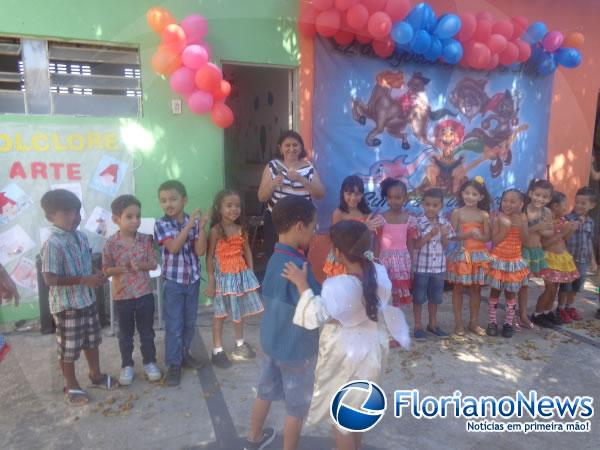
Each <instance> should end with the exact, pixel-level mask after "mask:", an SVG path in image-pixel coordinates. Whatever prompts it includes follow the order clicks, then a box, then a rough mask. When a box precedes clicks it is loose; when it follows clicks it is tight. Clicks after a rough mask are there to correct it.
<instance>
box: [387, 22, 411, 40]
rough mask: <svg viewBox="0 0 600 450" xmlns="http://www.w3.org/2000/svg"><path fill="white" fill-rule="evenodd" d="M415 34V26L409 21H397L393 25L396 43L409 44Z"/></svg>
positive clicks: (393, 38)
mask: <svg viewBox="0 0 600 450" xmlns="http://www.w3.org/2000/svg"><path fill="white" fill-rule="evenodd" d="M414 34H415V32H414V30H413V27H412V26H410V24H409V23H407V22H396V23H395V24H394V26H393V27H392V32H391V36H392V40H393V41H394V42H395V43H396V44H408V43H409V42H410V41H412V38H413V36H414Z"/></svg>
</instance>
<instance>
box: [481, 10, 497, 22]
mask: <svg viewBox="0 0 600 450" xmlns="http://www.w3.org/2000/svg"><path fill="white" fill-rule="evenodd" d="M477 20H487V21H489V22H493V21H494V16H492V13H491V12H489V11H481V12H480V13H477Z"/></svg>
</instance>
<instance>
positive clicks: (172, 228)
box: [154, 214, 200, 284]
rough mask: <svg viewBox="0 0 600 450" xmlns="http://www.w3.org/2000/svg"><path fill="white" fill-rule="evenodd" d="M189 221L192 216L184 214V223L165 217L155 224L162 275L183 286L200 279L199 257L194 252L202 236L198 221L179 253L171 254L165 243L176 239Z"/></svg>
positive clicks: (155, 236) (155, 237)
mask: <svg viewBox="0 0 600 450" xmlns="http://www.w3.org/2000/svg"><path fill="white" fill-rule="evenodd" d="M189 220H190V216H188V215H187V214H184V215H183V223H179V222H177V220H175V219H172V218H170V217H168V216H163V217H161V218H160V219H157V220H156V222H155V223H154V239H155V240H156V242H157V243H158V245H160V254H161V257H162V275H163V277H164V278H166V279H167V280H171V281H175V282H176V283H181V284H192V283H194V282H196V281H197V280H199V279H200V265H199V264H198V256H196V253H195V252H194V243H195V242H196V239H197V238H198V235H199V234H200V225H199V223H198V221H196V223H194V226H193V227H192V228H191V230H190V231H189V233H188V237H187V239H186V240H185V243H184V244H183V246H182V247H181V249H180V250H179V251H178V252H177V253H169V251H168V250H167V249H166V247H165V246H164V243H165V242H166V241H168V240H169V239H175V238H176V237H177V236H178V235H179V233H181V230H183V228H184V227H185V225H186V224H187V223H188V222H189Z"/></svg>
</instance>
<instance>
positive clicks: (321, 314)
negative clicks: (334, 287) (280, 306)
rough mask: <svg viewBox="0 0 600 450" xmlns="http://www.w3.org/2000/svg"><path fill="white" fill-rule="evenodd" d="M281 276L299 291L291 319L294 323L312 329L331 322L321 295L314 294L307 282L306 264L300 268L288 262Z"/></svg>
mask: <svg viewBox="0 0 600 450" xmlns="http://www.w3.org/2000/svg"><path fill="white" fill-rule="evenodd" d="M281 276H283V277H284V278H286V279H288V280H289V281H290V282H291V283H293V284H294V285H295V286H296V288H297V289H298V292H299V293H300V299H299V300H298V304H297V305H296V311H295V314H294V320H293V322H294V324H295V325H298V326H300V327H302V328H306V329H308V330H314V329H317V328H319V327H320V326H322V325H323V324H325V323H328V322H332V320H331V317H330V316H329V314H328V313H327V310H326V309H325V306H324V304H323V301H322V297H321V296H319V295H314V293H313V291H312V289H311V288H310V285H309V284H308V264H306V263H304V264H303V266H302V269H300V268H299V267H298V266H297V265H296V264H294V263H293V262H288V263H286V265H285V267H284V269H283V273H282V274H281ZM321 294H322V293H321Z"/></svg>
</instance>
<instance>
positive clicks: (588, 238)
mask: <svg viewBox="0 0 600 450" xmlns="http://www.w3.org/2000/svg"><path fill="white" fill-rule="evenodd" d="M565 219H566V220H568V221H569V222H577V221H583V222H582V223H581V225H580V226H579V228H578V229H577V230H576V231H575V232H574V233H573V234H572V235H571V237H570V238H569V240H568V241H567V250H568V251H569V253H570V254H571V255H572V256H573V259H574V260H575V262H578V263H584V264H586V263H590V262H592V258H593V257H594V242H593V241H594V221H593V220H592V219H591V218H590V217H587V216H585V217H581V216H578V215H577V214H575V213H574V212H572V213H570V214H567V215H566V216H565Z"/></svg>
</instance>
